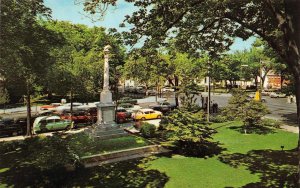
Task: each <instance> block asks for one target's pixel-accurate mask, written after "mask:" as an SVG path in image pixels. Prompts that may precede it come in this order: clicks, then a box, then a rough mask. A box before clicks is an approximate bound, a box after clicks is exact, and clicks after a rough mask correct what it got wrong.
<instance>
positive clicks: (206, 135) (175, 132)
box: [159, 110, 216, 156]
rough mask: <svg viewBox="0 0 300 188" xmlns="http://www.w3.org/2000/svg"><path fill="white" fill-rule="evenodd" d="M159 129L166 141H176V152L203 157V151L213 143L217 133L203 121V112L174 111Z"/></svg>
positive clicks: (162, 122) (161, 123)
mask: <svg viewBox="0 0 300 188" xmlns="http://www.w3.org/2000/svg"><path fill="white" fill-rule="evenodd" d="M159 129H160V130H161V131H162V132H163V134H162V135H163V136H164V137H165V139H167V140H169V141H174V144H175V145H176V148H174V149H175V151H178V152H180V153H181V154H186V155H190V156H203V154H204V155H205V153H207V152H204V151H207V149H205V150H203V148H205V147H206V146H208V145H210V143H212V137H211V136H212V134H213V133H215V132H216V131H215V130H214V129H212V128H210V127H209V126H208V125H207V124H206V123H205V121H204V119H203V112H198V113H191V112H189V111H185V110H174V111H172V113H171V114H170V115H168V116H164V117H163V120H162V121H161V122H160V127H159Z"/></svg>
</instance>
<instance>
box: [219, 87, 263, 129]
mask: <svg viewBox="0 0 300 188" xmlns="http://www.w3.org/2000/svg"><path fill="white" fill-rule="evenodd" d="M222 113H223V114H224V115H226V116H227V117H228V118H229V119H240V120H242V121H243V122H244V125H245V126H246V127H247V126H254V125H259V124H260V123H261V118H262V117H263V116H265V115H266V114H267V113H268V110H267V108H266V106H265V105H264V104H262V103H261V102H259V101H254V100H249V99H248V98H247V95H246V93H245V92H244V91H241V90H232V97H231V98H230V99H229V101H228V105H227V106H226V108H225V109H224V111H223V112H222Z"/></svg>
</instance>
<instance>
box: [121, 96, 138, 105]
mask: <svg viewBox="0 0 300 188" xmlns="http://www.w3.org/2000/svg"><path fill="white" fill-rule="evenodd" d="M118 102H119V103H120V104H121V103H130V104H137V100H136V99H132V98H130V97H123V98H121V99H119V100H118Z"/></svg>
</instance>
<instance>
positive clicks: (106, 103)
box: [97, 45, 115, 127]
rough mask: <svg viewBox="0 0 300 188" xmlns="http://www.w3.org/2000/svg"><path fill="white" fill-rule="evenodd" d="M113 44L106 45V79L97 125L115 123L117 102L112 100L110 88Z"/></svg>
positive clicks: (105, 125)
mask: <svg viewBox="0 0 300 188" xmlns="http://www.w3.org/2000/svg"><path fill="white" fill-rule="evenodd" d="M110 50H111V46H110V45H107V46H105V47H104V51H103V52H104V80H103V90H102V92H101V94H100V103H99V104H98V105H97V108H98V115H97V116H98V121H97V125H99V126H101V127H107V126H110V125H113V124H115V104H113V102H112V93H111V91H110V89H109V58H110Z"/></svg>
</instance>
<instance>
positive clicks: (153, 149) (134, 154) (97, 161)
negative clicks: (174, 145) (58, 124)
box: [81, 145, 168, 167]
mask: <svg viewBox="0 0 300 188" xmlns="http://www.w3.org/2000/svg"><path fill="white" fill-rule="evenodd" d="M163 152H168V150H166V149H164V148H162V147H161V146H160V145H150V146H144V147H139V148H133V149H126V150H120V151H114V152H110V153H105V154H98V155H91V156H84V157H82V158H81V161H82V163H83V165H84V167H93V166H97V165H101V164H107V163H112V162H117V161H124V160H128V159H134V158H139V157H146V156H150V155H153V154H158V153H163Z"/></svg>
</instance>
